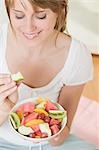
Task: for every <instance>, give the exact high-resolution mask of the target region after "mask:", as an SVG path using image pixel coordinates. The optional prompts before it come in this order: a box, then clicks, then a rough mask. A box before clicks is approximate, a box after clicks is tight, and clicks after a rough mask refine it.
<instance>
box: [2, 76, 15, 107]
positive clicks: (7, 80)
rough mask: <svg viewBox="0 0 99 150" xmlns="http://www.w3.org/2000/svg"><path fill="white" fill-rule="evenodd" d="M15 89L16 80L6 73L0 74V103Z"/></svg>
mask: <svg viewBox="0 0 99 150" xmlns="http://www.w3.org/2000/svg"><path fill="white" fill-rule="evenodd" d="M16 89H17V86H16V82H14V81H12V79H11V76H10V75H8V74H0V104H2V103H3V101H4V99H6V98H7V97H8V96H9V95H11V94H13V92H15V91H16Z"/></svg>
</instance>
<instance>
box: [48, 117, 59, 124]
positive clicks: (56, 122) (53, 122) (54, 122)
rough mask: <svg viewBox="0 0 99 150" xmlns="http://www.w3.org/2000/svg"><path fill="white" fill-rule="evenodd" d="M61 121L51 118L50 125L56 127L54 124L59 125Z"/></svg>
mask: <svg viewBox="0 0 99 150" xmlns="http://www.w3.org/2000/svg"><path fill="white" fill-rule="evenodd" d="M59 123H60V122H59V120H58V119H55V118H51V120H50V125H54V124H59Z"/></svg>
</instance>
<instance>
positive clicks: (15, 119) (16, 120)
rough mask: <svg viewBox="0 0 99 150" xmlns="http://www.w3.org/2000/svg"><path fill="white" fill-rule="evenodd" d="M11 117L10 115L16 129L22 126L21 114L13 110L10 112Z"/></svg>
mask: <svg viewBox="0 0 99 150" xmlns="http://www.w3.org/2000/svg"><path fill="white" fill-rule="evenodd" d="M9 117H10V121H11V124H12V126H13V127H14V129H18V128H19V126H20V118H19V116H18V115H17V114H16V113H15V112H12V113H10V116H9Z"/></svg>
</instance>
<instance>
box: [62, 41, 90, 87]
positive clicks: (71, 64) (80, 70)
mask: <svg viewBox="0 0 99 150" xmlns="http://www.w3.org/2000/svg"><path fill="white" fill-rule="evenodd" d="M66 72H67V74H68V76H67V75H65V73H66ZM92 78H93V61H92V56H91V53H90V50H89V49H88V48H87V46H86V45H85V44H84V43H83V42H81V41H78V40H76V39H73V38H72V42H71V47H70V51H69V55H68V59H67V64H66V68H65V72H64V81H65V83H67V84H68V85H79V84H82V83H86V82H87V81H89V80H92Z"/></svg>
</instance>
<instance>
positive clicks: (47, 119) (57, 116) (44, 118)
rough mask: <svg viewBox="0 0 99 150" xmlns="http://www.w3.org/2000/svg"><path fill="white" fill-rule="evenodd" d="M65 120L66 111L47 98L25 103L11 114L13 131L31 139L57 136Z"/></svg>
mask: <svg viewBox="0 0 99 150" xmlns="http://www.w3.org/2000/svg"><path fill="white" fill-rule="evenodd" d="M64 118H66V111H65V110H64V109H63V108H62V107H61V106H60V105H59V104H58V103H53V102H52V101H50V100H48V99H46V98H35V100H33V101H32V100H31V101H27V102H24V103H22V104H20V105H18V107H16V109H15V110H14V111H11V112H10V114H9V120H10V124H11V126H12V127H13V129H14V130H15V131H16V132H18V133H19V134H21V135H23V136H26V137H29V138H48V137H50V136H53V135H55V134H57V133H58V132H59V131H60V130H61V129H62V122H63V120H64Z"/></svg>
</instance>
